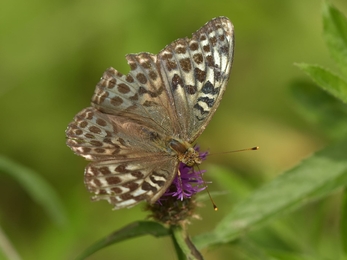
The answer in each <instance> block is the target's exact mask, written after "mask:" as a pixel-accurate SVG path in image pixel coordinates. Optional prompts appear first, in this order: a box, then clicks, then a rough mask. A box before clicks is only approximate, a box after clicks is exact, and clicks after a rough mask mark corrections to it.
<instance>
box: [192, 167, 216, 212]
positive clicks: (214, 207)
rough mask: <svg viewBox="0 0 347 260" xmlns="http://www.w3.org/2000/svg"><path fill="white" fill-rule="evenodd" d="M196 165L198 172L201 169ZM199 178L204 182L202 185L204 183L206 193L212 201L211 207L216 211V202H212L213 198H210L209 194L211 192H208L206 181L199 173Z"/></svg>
mask: <svg viewBox="0 0 347 260" xmlns="http://www.w3.org/2000/svg"><path fill="white" fill-rule="evenodd" d="M196 167H197V168H198V170H199V172H201V171H200V168H199V165H196ZM201 179H202V181H203V182H204V185H205V187H206V191H207V194H208V196H209V197H210V201H211V202H212V205H213V209H214V210H215V211H217V210H218V207H217V205H216V203H214V201H213V199H212V196H211V194H210V191H209V190H208V186H207V183H206V181H205V180H204V178H203V177H202V175H201Z"/></svg>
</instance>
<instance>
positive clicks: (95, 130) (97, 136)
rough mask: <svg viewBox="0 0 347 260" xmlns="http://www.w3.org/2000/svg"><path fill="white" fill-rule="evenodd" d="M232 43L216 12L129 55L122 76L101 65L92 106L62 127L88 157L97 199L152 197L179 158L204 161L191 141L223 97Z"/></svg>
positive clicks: (127, 203)
mask: <svg viewBox="0 0 347 260" xmlns="http://www.w3.org/2000/svg"><path fill="white" fill-rule="evenodd" d="M233 46H234V42H233V26H232V24H231V22H230V21H229V20H228V19H227V18H226V17H218V18H215V19H213V20H211V21H209V22H208V23H207V24H206V25H204V26H203V27H202V28H200V29H199V30H198V31H197V32H195V33H194V34H193V36H192V38H191V39H188V38H182V39H178V40H176V41H174V42H172V43H171V44H169V45H167V46H166V47H165V48H164V49H163V50H162V51H160V52H159V54H157V55H154V54H150V53H139V54H130V55H127V56H126V59H127V61H128V63H129V65H130V69H131V71H130V72H129V73H128V74H127V75H123V74H121V73H120V72H118V71H117V70H115V69H113V68H109V69H107V70H106V71H105V73H104V75H103V76H102V78H101V80H100V82H99V83H98V84H97V86H96V89H95V92H94V95H93V97H92V106H91V107H89V108H86V109H84V110H82V111H81V112H80V113H78V114H77V115H76V116H75V118H74V120H73V121H72V122H71V123H70V124H69V126H68V129H67V130H66V135H67V138H68V139H67V144H68V146H70V147H71V149H72V150H73V151H74V152H75V153H76V154H78V155H81V156H83V157H85V158H86V159H88V160H90V161H92V162H91V163H90V164H89V165H88V166H87V167H86V170H85V184H86V186H87V188H88V190H89V191H90V192H92V193H94V194H95V196H94V199H96V200H99V199H105V200H107V201H108V202H110V203H111V204H113V205H114V208H115V209H118V208H124V207H131V206H133V205H135V204H137V203H138V202H140V201H142V200H147V201H148V202H150V203H153V202H155V201H156V200H158V199H159V198H160V196H161V195H162V194H163V193H164V192H165V190H166V189H167V188H168V187H169V186H170V184H171V182H172V181H173V179H174V177H175V176H176V174H177V169H178V165H179V163H180V162H183V163H184V164H186V165H188V166H194V165H195V164H200V163H201V159H200V157H199V154H198V152H197V151H195V150H194V148H193V143H194V141H195V140H196V138H197V137H198V136H199V135H200V134H201V133H202V131H203V130H204V129H205V127H206V126H207V124H208V123H209V121H210V120H211V118H212V115H213V114H214V112H215V111H216V109H217V107H218V105H219V103H220V101H221V98H222V96H223V93H224V91H225V88H226V85H227V81H228V78H229V73H230V69H231V64H232V57H233Z"/></svg>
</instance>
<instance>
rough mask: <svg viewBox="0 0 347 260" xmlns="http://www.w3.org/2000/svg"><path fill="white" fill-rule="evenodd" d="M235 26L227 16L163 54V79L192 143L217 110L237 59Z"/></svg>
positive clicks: (177, 42)
mask: <svg viewBox="0 0 347 260" xmlns="http://www.w3.org/2000/svg"><path fill="white" fill-rule="evenodd" d="M233 38H234V37H233V26H232V24H231V23H230V21H229V20H228V19H227V18H225V17H219V18H215V19H213V20H211V21H210V22H208V23H207V24H205V26H203V27H202V28H201V29H199V30H198V31H197V32H195V33H194V34H193V37H192V38H191V39H187V38H184V39H178V40H176V41H174V42H173V43H171V44H170V45H168V46H167V47H166V48H165V49H164V50H162V51H161V52H160V53H159V58H158V61H159V62H160V65H161V71H162V73H161V74H162V75H163V81H164V83H165V85H166V86H167V87H169V88H170V91H171V92H172V96H173V98H174V106H175V107H174V108H173V109H174V110H175V111H176V113H177V114H178V119H179V121H178V122H177V124H179V125H180V126H181V128H182V132H181V133H180V137H181V138H182V139H183V140H186V141H188V142H189V143H192V142H194V141H195V139H196V138H197V137H198V136H199V135H200V134H201V132H202V131H203V130H204V129H205V127H206V125H207V124H208V122H209V120H210V119H211V117H212V115H213V114H214V112H215V111H216V109H217V107H218V105H219V103H220V101H221V98H222V95H223V93H224V91H225V87H226V85H227V82H228V79H229V74H230V69H231V64H232V59H233V47H234V39H233Z"/></svg>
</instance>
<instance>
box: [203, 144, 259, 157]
mask: <svg viewBox="0 0 347 260" xmlns="http://www.w3.org/2000/svg"><path fill="white" fill-rule="evenodd" d="M255 150H259V146H254V147H250V148H246V149H240V150H234V151H227V152H220V153H210V154H208V155H207V156H211V155H216V154H225V153H238V152H244V151H255Z"/></svg>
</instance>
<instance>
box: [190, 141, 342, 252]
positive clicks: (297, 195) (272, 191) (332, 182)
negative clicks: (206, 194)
mask: <svg viewBox="0 0 347 260" xmlns="http://www.w3.org/2000/svg"><path fill="white" fill-rule="evenodd" d="M346 155H347V140H344V141H341V142H339V143H337V144H335V145H332V146H330V147H328V148H325V149H323V150H322V151H319V152H317V153H316V154H314V155H313V156H311V157H310V158H308V159H306V160H304V161H303V162H302V163H301V164H299V165H298V166H296V167H294V168H293V169H291V170H289V171H287V172H286V173H284V174H282V175H280V176H278V177H277V178H276V179H274V180H273V181H271V182H270V183H268V184H266V185H265V186H263V187H261V188H259V189H258V190H256V191H255V192H254V193H253V194H252V195H251V196H250V197H249V198H247V199H246V200H244V201H242V202H241V203H239V204H238V205H237V206H236V207H235V208H234V209H233V210H232V211H231V212H230V214H229V215H227V216H226V217H225V218H224V219H223V220H222V221H221V222H220V223H219V224H218V225H217V227H216V228H215V230H214V231H212V232H211V233H208V234H203V235H200V236H198V237H195V239H194V242H195V244H196V245H197V247H198V248H200V249H201V248H204V247H207V246H211V245H215V244H225V243H230V242H231V241H234V240H235V239H237V238H239V237H240V236H241V235H243V234H244V233H246V232H248V231H250V230H252V229H255V228H257V227H260V226H261V225H264V224H265V223H267V222H269V221H271V220H274V219H275V218H276V217H278V216H280V215H282V214H284V213H287V212H289V211H291V210H293V209H296V208H298V207H301V206H303V205H305V204H306V203H307V202H309V201H311V200H313V199H317V198H319V197H323V196H326V195H328V194H330V193H331V192H333V191H335V190H336V189H337V188H341V187H344V186H346V185H347V160H346Z"/></svg>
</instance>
